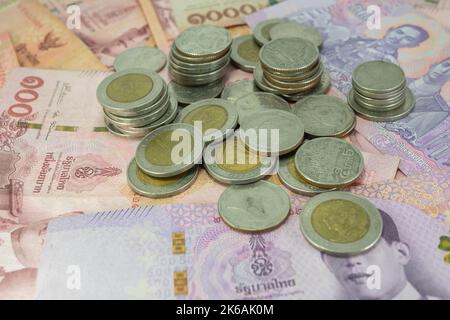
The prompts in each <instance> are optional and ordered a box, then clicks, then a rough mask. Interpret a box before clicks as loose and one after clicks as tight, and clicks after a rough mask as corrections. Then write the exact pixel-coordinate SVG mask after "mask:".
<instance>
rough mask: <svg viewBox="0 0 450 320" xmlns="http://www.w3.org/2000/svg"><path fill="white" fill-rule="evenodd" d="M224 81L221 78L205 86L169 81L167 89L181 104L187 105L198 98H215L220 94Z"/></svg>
mask: <svg viewBox="0 0 450 320" xmlns="http://www.w3.org/2000/svg"><path fill="white" fill-rule="evenodd" d="M224 85H225V83H224V82H223V80H222V79H220V80H217V81H215V82H213V83H210V84H208V85H206V86H197V87H189V86H183V85H181V84H178V83H176V82H175V81H171V82H170V83H169V91H170V93H171V94H172V95H174V96H175V98H176V99H177V101H178V102H179V103H181V104H183V105H188V104H191V103H194V102H197V101H200V100H205V99H212V98H216V97H217V96H219V95H220V93H221V92H222V90H223V88H224Z"/></svg>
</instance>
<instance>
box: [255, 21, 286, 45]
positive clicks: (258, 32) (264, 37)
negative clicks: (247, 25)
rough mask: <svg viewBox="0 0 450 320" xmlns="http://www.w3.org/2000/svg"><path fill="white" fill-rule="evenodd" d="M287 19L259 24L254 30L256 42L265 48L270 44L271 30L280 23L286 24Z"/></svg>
mask: <svg viewBox="0 0 450 320" xmlns="http://www.w3.org/2000/svg"><path fill="white" fill-rule="evenodd" d="M285 21H286V19H269V20H266V21H262V22H260V23H258V25H257V26H256V27H255V30H254V35H253V36H254V37H255V41H256V42H257V43H258V44H259V45H260V46H263V45H265V44H266V43H269V42H270V30H271V29H272V28H273V27H274V26H276V25H277V24H278V23H281V22H285Z"/></svg>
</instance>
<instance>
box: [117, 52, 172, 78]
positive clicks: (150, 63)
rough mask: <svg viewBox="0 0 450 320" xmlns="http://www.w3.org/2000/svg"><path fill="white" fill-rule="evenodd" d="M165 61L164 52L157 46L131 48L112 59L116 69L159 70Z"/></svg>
mask: <svg viewBox="0 0 450 320" xmlns="http://www.w3.org/2000/svg"><path fill="white" fill-rule="evenodd" d="M166 63H167V59H166V56H165V54H164V53H163V52H162V51H161V50H159V49H158V48H149V47H140V48H131V49H127V50H125V51H124V52H122V53H121V54H120V55H119V56H117V58H116V60H115V61H114V69H116V71H124V70H127V69H135V68H143V69H150V70H152V71H154V72H159V71H161V70H162V69H163V68H164V66H165V65H166Z"/></svg>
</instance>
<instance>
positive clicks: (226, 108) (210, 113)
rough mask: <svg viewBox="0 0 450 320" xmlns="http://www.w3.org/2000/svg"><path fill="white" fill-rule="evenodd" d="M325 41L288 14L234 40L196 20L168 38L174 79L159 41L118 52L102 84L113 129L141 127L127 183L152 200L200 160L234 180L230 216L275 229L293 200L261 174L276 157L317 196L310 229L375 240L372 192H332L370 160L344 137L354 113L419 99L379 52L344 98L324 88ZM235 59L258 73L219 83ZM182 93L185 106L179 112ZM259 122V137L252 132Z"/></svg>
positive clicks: (356, 245) (363, 243) (125, 131)
mask: <svg viewBox="0 0 450 320" xmlns="http://www.w3.org/2000/svg"><path fill="white" fill-rule="evenodd" d="M321 45H322V37H321V35H320V33H319V32H318V31H317V30H315V29H314V28H311V27H308V26H305V25H302V24H299V23H297V22H292V21H287V20H284V19H271V20H268V21H265V22H262V23H260V24H259V25H258V26H257V27H256V29H255V32H254V35H250V36H241V37H238V38H236V39H234V40H233V41H232V38H231V34H230V33H229V32H228V31H227V30H226V29H224V28H220V27H213V26H204V25H203V26H197V27H193V28H190V29H188V30H186V31H185V32H183V33H181V34H180V35H179V36H178V37H177V38H176V39H175V41H174V43H173V46H172V49H171V52H170V56H169V67H168V69H169V74H170V76H171V77H172V79H173V81H172V82H171V83H170V84H169V85H166V84H165V82H164V81H163V79H162V78H161V77H160V76H159V75H157V74H156V73H155V72H157V71H159V70H161V68H163V67H164V65H165V64H166V60H165V57H162V56H161V53H160V52H158V51H157V49H150V48H136V49H131V50H128V51H126V52H125V53H123V54H122V55H120V56H119V57H118V58H117V60H116V63H115V68H116V70H117V71H118V72H117V73H115V74H113V75H111V76H109V77H107V78H106V79H105V80H104V81H103V82H102V84H101V85H100V86H99V88H98V93H97V94H98V99H99V101H100V103H101V104H102V106H103V109H104V113H105V122H106V125H107V127H108V129H109V130H110V131H111V132H112V133H114V134H116V135H121V136H126V137H139V136H144V135H146V137H145V138H144V139H143V141H142V142H141V143H140V144H139V146H138V148H137V150H136V155H135V158H134V159H133V160H132V161H131V163H130V165H129V167H128V182H129V185H130V187H131V188H132V189H133V190H134V191H135V192H136V193H138V194H140V195H143V196H146V197H150V198H161V197H169V196H174V195H177V194H179V193H182V192H183V191H185V190H186V189H188V188H189V187H190V186H192V185H193V184H194V182H195V180H196V178H197V176H198V174H199V171H200V165H199V163H200V162H201V159H202V158H203V165H204V168H205V169H206V171H207V172H208V174H209V175H210V176H211V177H212V178H213V179H215V180H216V181H218V182H220V183H222V184H228V185H231V186H230V187H229V188H227V190H226V191H225V192H224V193H223V194H222V196H221V197H220V200H219V204H218V208H219V214H220V216H221V218H222V219H223V221H224V222H225V223H226V224H227V225H229V226H230V227H231V228H234V229H237V230H240V231H244V232H263V231H269V230H272V229H274V228H276V227H278V226H279V225H281V224H282V223H283V222H284V221H285V220H286V219H287V217H288V215H289V212H290V208H291V206H290V199H289V196H288V194H287V193H286V192H285V191H284V190H283V189H282V188H281V187H280V186H278V185H275V184H273V183H270V182H267V181H262V180H263V179H264V178H265V177H267V176H268V175H270V174H272V173H273V172H274V169H275V168H276V167H277V164H278V156H281V158H280V159H279V169H278V176H279V178H280V181H281V182H282V184H283V185H285V186H286V187H287V188H288V189H290V190H291V191H293V192H295V193H299V194H302V195H307V196H314V198H312V199H311V200H310V201H309V202H308V203H307V204H306V206H305V208H304V210H303V212H302V214H301V217H300V227H301V231H302V232H303V234H304V236H305V238H306V239H307V240H308V241H309V242H310V243H311V244H312V245H313V246H314V247H316V248H318V249H319V250H321V251H322V252H324V253H328V254H338V255H343V254H357V253H361V252H364V251H366V250H369V249H370V248H372V247H373V246H374V245H375V244H376V243H377V241H378V240H379V239H380V236H381V231H382V226H383V222H382V217H381V215H380V212H379V211H378V210H377V209H376V208H375V207H374V206H373V205H372V204H371V203H370V202H369V201H367V200H366V199H363V198H360V197H356V196H354V195H352V194H350V193H346V192H340V191H336V190H341V189H343V188H345V187H348V186H350V185H351V184H353V183H354V182H356V181H357V180H358V179H359V178H360V177H361V175H362V173H363V169H364V159H363V156H362V154H361V152H360V151H359V150H358V149H357V148H355V147H354V146H353V145H351V144H349V143H347V142H345V141H344V140H342V139H339V138H341V137H344V136H346V135H347V134H349V133H350V132H351V131H352V130H353V129H354V128H355V126H356V115H355V112H356V113H358V114H359V115H360V116H361V117H363V118H366V119H369V120H372V121H393V120H397V119H400V118H402V117H404V116H406V115H407V114H408V113H409V112H411V110H412V109H413V108H414V104H415V102H414V97H413V96H412V93H411V91H410V90H409V89H408V88H407V85H406V78H405V74H404V72H403V71H402V70H401V68H400V67H398V66H396V65H394V64H391V63H387V62H382V61H371V62H367V63H363V64H362V65H360V66H359V67H358V68H357V69H356V70H355V71H354V74H353V89H352V90H351V92H350V93H349V97H348V101H347V103H346V102H344V101H342V100H340V99H339V98H336V97H332V96H327V95H324V93H325V92H326V91H327V90H328V88H329V87H330V85H331V79H330V75H329V74H328V72H327V71H326V70H325V68H324V66H323V64H322V63H321V60H320V53H319V48H320V47H321ZM155 50H156V51H155ZM230 60H232V62H233V63H234V64H235V65H236V66H237V67H238V68H240V69H242V70H245V71H247V72H253V73H254V80H241V81H237V82H235V83H232V84H230V85H228V86H227V87H224V82H223V77H224V76H225V73H226V69H227V67H228V64H229V62H230ZM154 71H155V72H154ZM260 90H262V91H260ZM218 96H221V99H218V98H217V97H218ZM286 100H288V101H293V102H296V103H295V104H293V105H292V106H290V105H289V103H288V102H287V101H286ZM178 103H180V104H181V105H185V106H186V107H185V108H184V109H182V110H181V111H180V112H178ZM172 122H174V123H172ZM171 123H172V124H171ZM198 123H201V124H202V127H201V130H199V128H198V127H196V126H195V125H196V124H198ZM237 128H239V129H237ZM210 129H214V130H215V131H214V132H215V133H214V134H211V131H210ZM273 129H276V130H277V131H276V132H277V134H278V136H277V137H276V140H277V143H276V144H272V142H273V141H271V140H272V137H271V136H270V132H271V130H273ZM252 130H253V132H255V133H256V140H255V139H253V138H254V137H251V136H248V135H247V132H248V131H252ZM265 130H268V131H265ZM180 132H182V133H183V132H184V135H183V140H184V139H186V137H189V138H190V140H189V139H188V141H191V144H190V145H189V148H190V149H189V151H190V152H187V153H184V152H183V153H182V157H181V158H180V159H174V150H175V149H176V148H178V144H179V142H180V140H179V139H173V135H174V134H176V136H177V137H179V136H180ZM264 132H269V136H268V137H264V135H265V134H264ZM260 135H261V136H260ZM264 138H266V139H264ZM267 138H268V139H267ZM305 138H306V139H309V140H305ZM172 140H174V141H172ZM199 141H201V145H200V146H198V145H197V144H198V142H199ZM175 154H177V153H175ZM230 154H231V155H232V156H233V157H232V158H231V159H230V158H229V156H230ZM325 221H326V223H325Z"/></svg>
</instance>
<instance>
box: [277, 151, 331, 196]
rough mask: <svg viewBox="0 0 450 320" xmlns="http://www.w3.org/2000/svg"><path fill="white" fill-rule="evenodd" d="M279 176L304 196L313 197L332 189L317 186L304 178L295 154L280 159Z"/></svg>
mask: <svg viewBox="0 0 450 320" xmlns="http://www.w3.org/2000/svg"><path fill="white" fill-rule="evenodd" d="M278 177H279V178H280V181H281V182H282V183H283V185H284V186H285V187H286V188H288V189H289V190H291V191H292V192H295V193H298V194H301V195H304V196H308V197H311V196H315V195H318V194H321V193H324V192H329V191H330V190H329V189H321V188H318V187H315V186H313V185H312V184H309V183H307V182H306V181H305V180H303V178H302V176H301V175H300V174H299V173H298V171H297V169H296V168H295V157H293V156H291V157H286V158H284V159H281V160H280V167H279V169H278Z"/></svg>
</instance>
